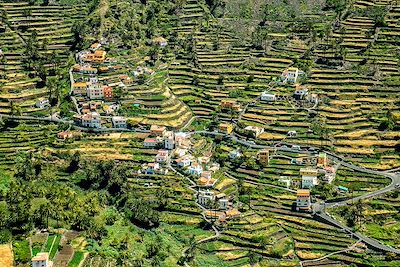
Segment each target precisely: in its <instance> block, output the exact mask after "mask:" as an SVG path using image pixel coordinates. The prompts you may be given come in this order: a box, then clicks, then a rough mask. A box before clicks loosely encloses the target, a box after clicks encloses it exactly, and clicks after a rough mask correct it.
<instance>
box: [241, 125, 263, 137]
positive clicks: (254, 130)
mask: <svg viewBox="0 0 400 267" xmlns="http://www.w3.org/2000/svg"><path fill="white" fill-rule="evenodd" d="M244 130H245V131H247V132H251V133H254V136H255V137H258V136H259V135H260V134H262V133H263V132H264V128H262V127H257V126H250V125H249V126H247V127H246V128H244Z"/></svg>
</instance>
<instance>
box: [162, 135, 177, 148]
mask: <svg viewBox="0 0 400 267" xmlns="http://www.w3.org/2000/svg"><path fill="white" fill-rule="evenodd" d="M174 147H175V139H174V132H173V131H166V132H165V134H164V148H165V149H168V150H172V149H174Z"/></svg>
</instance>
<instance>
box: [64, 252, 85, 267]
mask: <svg viewBox="0 0 400 267" xmlns="http://www.w3.org/2000/svg"><path fill="white" fill-rule="evenodd" d="M83 258H84V254H83V252H81V251H75V253H74V256H73V257H72V259H71V261H70V262H69V263H68V267H78V266H79V264H80V263H81V261H82V260H83Z"/></svg>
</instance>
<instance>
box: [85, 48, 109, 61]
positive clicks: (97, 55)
mask: <svg viewBox="0 0 400 267" xmlns="http://www.w3.org/2000/svg"><path fill="white" fill-rule="evenodd" d="M106 55H107V52H106V51H103V50H96V51H95V52H94V53H90V54H87V55H86V57H85V60H86V61H90V62H95V63H102V62H104V60H105V59H106Z"/></svg>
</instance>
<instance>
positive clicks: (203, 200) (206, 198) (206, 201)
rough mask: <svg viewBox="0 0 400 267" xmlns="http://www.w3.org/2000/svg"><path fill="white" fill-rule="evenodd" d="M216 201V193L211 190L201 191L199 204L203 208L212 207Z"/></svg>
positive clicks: (198, 196) (198, 198) (198, 199)
mask: <svg viewBox="0 0 400 267" xmlns="http://www.w3.org/2000/svg"><path fill="white" fill-rule="evenodd" d="M214 200H215V196H214V192H212V191H209V190H200V191H199V193H198V194H197V202H198V203H199V204H200V205H202V206H203V207H207V206H210V205H211V203H212V202H213V201H214Z"/></svg>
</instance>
